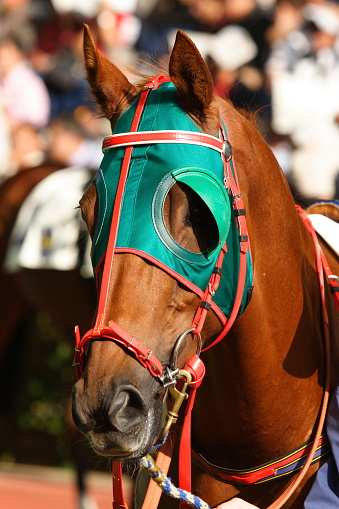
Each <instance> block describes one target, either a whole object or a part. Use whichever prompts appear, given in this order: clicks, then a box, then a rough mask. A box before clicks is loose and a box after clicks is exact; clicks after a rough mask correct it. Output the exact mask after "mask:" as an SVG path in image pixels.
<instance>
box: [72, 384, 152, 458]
mask: <svg viewBox="0 0 339 509" xmlns="http://www.w3.org/2000/svg"><path fill="white" fill-rule="evenodd" d="M158 407H159V408H158ZM72 412H73V420H74V423H75V425H76V426H77V427H78V428H79V430H80V431H81V432H83V433H84V434H85V435H86V436H87V437H88V438H89V441H90V443H91V445H92V447H93V448H94V450H95V451H96V452H97V453H98V454H101V455H105V456H110V457H114V458H119V459H121V458H125V459H131V458H136V457H139V456H140V455H143V454H144V452H145V451H146V452H149V450H150V449H151V448H152V446H153V442H154V437H157V436H158V434H159V432H160V429H159V425H157V423H158V422H160V421H161V419H160V415H161V400H159V403H158V402H157V399H155V400H154V402H153V405H152V407H151V408H149V405H147V404H146V402H145V400H144V398H143V396H142V394H141V393H140V391H139V390H138V389H137V388H136V387H135V386H133V385H132V384H130V383H123V382H121V381H120V382H118V381H117V380H114V381H113V382H111V383H110V384H109V385H108V386H107V385H106V386H103V387H102V389H100V388H99V394H96V395H92V394H91V391H90V390H89V389H88V388H87V389H86V390H85V389H84V381H83V379H80V380H79V381H78V382H77V383H76V384H75V386H74V388H73V405H72Z"/></svg>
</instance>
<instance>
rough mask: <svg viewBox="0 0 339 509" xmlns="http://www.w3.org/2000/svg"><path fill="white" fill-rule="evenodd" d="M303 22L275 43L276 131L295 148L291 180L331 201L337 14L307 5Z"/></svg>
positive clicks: (270, 65)
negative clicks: (286, 138)
mask: <svg viewBox="0 0 339 509" xmlns="http://www.w3.org/2000/svg"><path fill="white" fill-rule="evenodd" d="M302 15H303V20H304V23H303V24H302V25H301V27H300V28H298V29H297V30H293V31H292V32H289V33H288V34H287V36H286V37H285V38H283V39H277V40H276V41H275V42H274V43H273V45H272V49H271V54H270V57H269V59H268V62H267V74H268V79H269V82H270V83H271V88H272V103H273V118H272V128H273V130H274V131H275V132H276V133H278V134H280V135H289V136H290V137H291V140H292V142H293V144H294V146H295V147H296V148H295V150H294V152H293V154H292V171H291V177H292V178H293V181H294V184H295V186H296V188H297V190H298V191H299V192H300V193H301V194H302V195H303V196H304V197H307V198H309V199H313V198H322V199H331V198H333V197H334V194H335V179H336V176H337V174H338V170H339V152H338V149H337V147H338V146H339V126H338V114H339V95H338V83H339V14H338V11H337V10H336V8H334V7H332V6H331V5H330V4H325V3H324V4H321V5H320V4H319V5H318V4H313V3H307V4H305V6H304V7H303V8H302Z"/></svg>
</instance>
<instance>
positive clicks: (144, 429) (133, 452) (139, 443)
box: [86, 409, 163, 462]
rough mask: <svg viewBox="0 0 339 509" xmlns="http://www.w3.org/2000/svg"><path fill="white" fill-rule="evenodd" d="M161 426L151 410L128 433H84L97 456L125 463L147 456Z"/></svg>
mask: <svg viewBox="0 0 339 509" xmlns="http://www.w3.org/2000/svg"><path fill="white" fill-rule="evenodd" d="M159 410H160V409H159ZM159 413H160V412H159ZM162 425H163V423H162V419H161V417H160V415H158V412H157V411H154V409H153V411H150V412H149V414H148V416H147V419H146V420H145V421H144V422H142V423H139V426H137V427H135V428H134V429H133V430H130V431H129V432H128V433H124V432H119V431H105V432H98V431H96V430H92V431H89V432H86V436H87V438H88V439H89V442H90V444H91V446H92V448H93V449H94V451H95V452H96V453H97V454H99V455H100V456H105V457H109V458H111V459H113V460H115V461H122V462H125V461H127V460H136V459H140V458H142V457H143V456H145V455H146V454H149V453H150V452H151V451H152V450H153V449H154V446H155V444H156V443H158V441H159V436H160V433H161V429H162Z"/></svg>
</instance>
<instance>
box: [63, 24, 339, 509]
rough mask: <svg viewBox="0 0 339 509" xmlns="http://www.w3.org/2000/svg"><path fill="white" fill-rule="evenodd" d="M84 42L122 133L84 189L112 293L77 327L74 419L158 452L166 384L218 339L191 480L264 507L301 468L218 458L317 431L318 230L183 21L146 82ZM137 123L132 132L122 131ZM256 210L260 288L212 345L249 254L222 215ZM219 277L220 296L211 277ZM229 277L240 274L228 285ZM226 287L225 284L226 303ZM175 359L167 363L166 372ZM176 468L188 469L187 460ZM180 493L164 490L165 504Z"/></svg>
mask: <svg viewBox="0 0 339 509" xmlns="http://www.w3.org/2000/svg"><path fill="white" fill-rule="evenodd" d="M84 54H85V65H86V70H87V78H88V81H89V84H90V86H91V89H92V92H93V94H94V96H95V97H96V100H97V101H98V103H99V105H100V107H101V110H102V112H103V114H104V115H105V117H107V118H108V119H109V120H110V122H111V125H112V129H113V134H114V136H112V137H108V139H107V140H105V141H104V145H103V146H104V148H105V149H106V152H105V155H104V159H103V163H102V167H101V169H100V172H99V173H98V176H97V178H96V180H95V181H94V182H93V183H92V184H91V186H90V187H89V189H88V190H87V191H86V193H85V194H84V196H83V198H82V199H81V202H80V205H81V209H82V214H83V217H84V219H85V222H86V223H87V226H88V230H89V232H90V234H91V237H92V240H93V249H92V257H93V265H94V267H95V268H96V273H97V282H98V287H99V289H100V295H99V301H98V315H97V318H96V322H95V326H94V328H93V329H92V330H91V331H89V332H88V333H87V334H86V335H85V336H84V337H83V338H82V339H81V340H80V338H79V336H78V343H77V350H78V351H77V354H76V359H77V361H78V362H79V363H80V368H79V375H81V376H80V378H79V380H78V381H77V383H76V384H75V386H74V390H73V418H74V420H75V423H76V424H77V426H78V427H79V429H80V430H81V431H83V432H84V433H85V434H86V435H87V437H88V438H89V440H90V443H91V445H92V447H93V448H94V450H95V451H96V452H97V453H99V454H101V455H104V456H107V457H111V458H113V459H114V460H116V461H120V462H128V461H129V460H135V459H138V458H141V457H142V456H144V455H145V454H148V453H149V452H150V451H151V450H152V449H153V447H154V445H155V444H157V442H158V439H159V436H160V435H161V429H162V426H163V415H162V408H163V400H164V394H165V393H166V390H165V388H164V386H165V385H166V384H167V383H168V384H169V385H170V384H171V376H172V375H173V376H174V375H175V369H174V368H176V367H178V368H182V367H183V366H184V365H185V362H186V361H187V360H188V359H190V358H191V357H192V356H193V357H194V356H195V358H196V357H197V355H196V352H197V349H198V350H199V348H200V346H199V344H198V346H197V343H199V340H200V339H201V342H202V346H203V350H204V349H206V348H207V349H206V351H205V352H204V351H203V352H202V356H201V357H202V360H203V362H204V364H205V366H206V376H205V379H204V381H203V383H202V385H201V387H200V388H199V389H198V390H197V396H196V402H195V405H194V408H193V417H192V447H193V449H194V450H195V457H196V458H198V460H199V461H198V462H197V463H195V462H194V463H193V467H192V479H193V483H192V492H193V493H194V494H195V495H197V496H200V497H201V498H202V499H204V500H205V501H206V502H207V503H208V504H209V505H210V506H215V505H217V504H220V503H221V502H223V501H225V500H228V499H230V498H231V497H233V496H235V495H237V494H239V496H241V497H242V498H244V499H246V500H247V501H249V502H251V503H254V504H257V505H258V506H260V507H267V506H268V505H269V504H271V503H272V502H273V501H274V500H275V498H276V497H278V496H279V495H280V494H281V493H282V492H283V490H284V488H285V487H286V485H288V483H289V482H290V481H291V479H293V478H294V477H293V476H294V475H295V474H294V473H292V474H290V475H287V476H282V477H279V478H278V479H273V480H270V481H269V482H267V483H261V484H254V485H246V484H241V483H240V484H237V483H235V484H233V483H230V482H222V481H221V480H220V479H218V478H216V476H213V475H212V472H211V470H213V468H206V465H210V466H211V465H217V466H218V467H217V469H218V470H221V469H230V470H232V471H233V472H235V471H243V470H247V471H250V470H252V469H253V470H256V467H257V466H259V465H263V464H265V463H267V462H275V460H276V458H279V457H281V456H284V455H286V454H287V453H289V452H290V451H292V450H294V449H295V448H298V447H299V446H301V445H302V444H304V443H305V442H307V441H309V440H311V439H312V437H313V434H314V431H315V427H316V422H317V418H318V413H319V408H320V406H321V401H322V397H323V386H324V379H325V369H324V357H325V353H324V344H323V332H322V323H321V311H320V310H321V296H320V291H319V284H318V278H317V270H316V265H315V250H314V244H313V241H312V237H311V235H310V233H309V231H307V229H306V228H305V225H304V223H303V221H302V220H301V219H300V217H299V215H298V213H297V212H296V209H295V204H294V202H293V198H292V195H291V192H290V190H289V187H288V185H287V183H286V180H285V178H284V176H283V174H282V171H281V169H280V167H279V165H278V163H277V161H276V159H275V157H274V156H273V154H272V152H271V150H270V148H269V147H268V145H267V144H266V142H265V141H264V139H263V138H262V136H261V134H260V133H259V131H258V130H257V128H256V127H255V125H254V124H253V122H251V121H249V120H248V119H246V118H245V116H244V115H243V114H242V113H240V112H239V111H237V110H236V109H235V108H234V107H233V106H232V105H231V104H230V103H229V102H227V101H226V100H223V99H221V98H218V97H216V96H214V95H213V85H212V80H211V76H210V73H209V71H208V69H207V67H206V64H205V63H204V61H203V59H202V58H201V56H200V54H199V52H198V50H197V49H196V47H195V46H194V44H193V43H192V42H191V41H190V39H189V38H188V37H187V36H186V35H185V34H184V33H182V32H178V34H177V38H176V42H175V45H174V48H173V50H172V53H171V56H170V61H169V77H170V81H168V80H166V79H164V78H163V77H162V78H157V79H155V80H154V82H153V83H150V84H147V85H146V86H134V85H132V84H131V83H130V82H129V81H128V80H127V78H126V77H125V76H124V74H123V73H122V72H121V71H120V70H118V68H117V67H116V66H115V65H114V64H112V63H111V62H110V61H108V59H107V58H106V57H104V56H103V55H102V54H101V53H100V52H99V51H98V50H97V48H96V46H95V43H94V41H93V38H92V36H91V34H90V32H89V29H88V28H87V27H85V36H84ZM159 80H160V84H159ZM145 91H148V92H146V93H149V95H148V97H147V98H146V99H145V98H144V95H143V94H145ZM141 103H145V104H146V105H145V106H144V105H141ZM140 105H141V106H140ZM142 107H144V109H143V110H142V111H143V113H142V114H141V120H140V118H138V117H139V116H140V115H139V114H140V110H141V109H142ZM134 112H135V115H134V116H133V114H134ZM150 112H151V113H150ZM147 114H148V116H147ZM152 115H153V116H152ZM220 117H221V118H222V119H223V121H222V122H223V127H222V130H223V131H224V132H226V130H227V133H226V135H225V136H226V137H227V140H225V142H224V145H223V150H222V152H223V155H222V156H220V153H218V152H217V151H216V150H214V149H213V148H211V147H209V148H208V147H202V146H201V143H200V141H199V140H198V137H199V136H200V135H201V138H202V139H203V140H204V141H206V140H208V139H210V140H212V141H211V144H212V145H213V144H214V143H215V144H217V143H219V138H218V136H221V134H219V133H220V132H221V131H220ZM139 128H140V129H139ZM143 128H144V130H145V131H147V133H145V132H141V131H142V130H143ZM138 129H139V130H140V132H136V133H135V135H134V134H133V135H132V136H130V141H126V143H125V144H124V140H127V138H128V136H129V135H128V136H127V135H126V133H129V132H130V131H132V132H135V131H138ZM157 129H158V131H157ZM176 130H178V133H177V136H178V138H180V136H182V137H184V138H185V139H187V140H188V141H187V144H186V145H183V144H180V141H181V142H183V140H176V141H175V140H174V137H175V134H173V133H174V132H175V131H176ZM152 131H156V132H155V133H152ZM187 131H189V133H187ZM168 133H169V134H168ZM206 134H207V135H208V136H207V137H206V136H205V135H206ZM126 136H127V138H126ZM156 136H158V139H159V144H155V138H156ZM166 136H168V138H169V139H166V140H165V138H166ZM147 139H148V140H149V141H145V140H147ZM189 140H190V141H189ZM192 140H193V141H192ZM213 140H214V141H213ZM215 140H216V141H215ZM165 141H166V142H167V143H165ZM177 142H178V143H177ZM206 143H207V142H206ZM125 145H127V148H126V150H125ZM131 145H134V148H133V147H132V146H131ZM218 146H219V145H218ZM132 150H133V152H132ZM128 153H129V155H128ZM131 153H132V156H131V159H130V161H129V163H130V169H129V171H130V173H129V174H128V176H127V177H126V178H127V180H126V181H124V184H123V185H124V186H125V187H121V186H120V183H121V181H122V178H123V177H122V176H121V177H120V180H119V184H117V180H118V178H119V168H120V165H121V164H122V168H121V175H122V174H123V172H124V171H125V172H126V164H125V163H126V161H128V158H129V156H130V155H131ZM221 160H223V162H224V165H226V170H227V169H228V173H227V171H226V173H225V175H224V178H225V183H226V185H227V183H228V179H231V180H232V178H234V180H235V181H236V184H234V186H235V189H238V187H237V184H239V188H240V190H241V194H242V197H241V196H240V193H234V194H233V195H232V193H231V192H230V191H229V192H228V193H226V198H225V193H224V191H223V190H222V189H221V187H223V186H220V184H218V183H217V182H216V180H217V178H216V176H215V175H216V174H217V173H218V172H219V170H220V164H221V162H220V161H221ZM224 165H222V169H221V170H220V171H221V173H222V171H223V168H224ZM148 167H150V171H147V168H148ZM136 168H139V170H140V168H141V170H140V172H139V173H137V170H136ZM127 171H128V170H127ZM235 171H236V173H235ZM142 172H144V173H143V178H144V180H143V179H142V178H141V177H140V175H141V173H142ZM190 172H192V173H190ZM213 172H214V173H213ZM231 174H232V175H233V177H232V175H231ZM125 175H126V174H125ZM192 175H193V177H192ZM236 175H237V176H236ZM191 177H192V178H191ZM220 178H221V182H222V181H223V177H222V176H221V177H220ZM154 182H155V183H154ZM213 186H214V189H215V194H212V196H211V195H210V194H209V193H210V192H211V190H212V188H213ZM154 189H156V191H155V192H154ZM119 193H120V194H119ZM148 195H151V196H148ZM231 195H232V196H231ZM228 196H229V199H230V200H231V202H232V210H231V209H229V208H228V207H229V202H228ZM241 198H242V199H243V204H242V203H241V205H240V207H237V206H236V202H237V200H241ZM114 201H115V205H114V208H113V220H112V227H111V234H110V236H109V237H108V232H109V227H110V217H111V210H112V207H113V202H114ZM117 204H118V205H117ZM119 207H120V208H119ZM244 209H245V210H246V212H247V215H246V217H247V228H248V237H249V240H250V251H249V248H248V242H247V241H248V239H247V231H246V228H245V227H244V221H243V220H242V221H239V223H238V224H239V225H240V226H239V227H240V233H241V236H240V239H239V242H240V244H242V243H243V244H242V245H243V246H244V247H243V248H240V250H241V251H242V249H243V250H244V251H246V257H247V258H246V260H247V265H246V267H247V269H246V282H245V288H246V289H248V290H250V289H251V284H252V273H251V270H252V269H251V267H252V263H253V282H254V283H253V285H254V288H253V296H252V299H251V300H250V302H249V303H248V300H249V299H247V300H246V295H242V296H241V297H242V300H241V302H240V304H239V305H238V308H237V309H236V311H238V312H237V313H236V314H237V317H236V320H235V322H234V324H233V326H232V327H231V328H230V330H229V332H228V334H227V336H226V337H225V338H224V339H223V341H221V342H219V343H218V344H216V345H215V346H213V347H212V348H210V349H208V347H209V346H211V344H212V343H213V341H214V340H215V339H216V338H218V336H219V335H220V334H222V331H224V330H225V326H226V327H227V319H229V320H230V315H231V316H232V311H231V310H232V306H233V302H231V304H230V303H227V302H223V298H224V295H226V294H227V291H225V287H226V290H227V289H228V290H229V294H230V295H231V300H232V299H233V300H234V293H235V292H234V285H235V288H237V281H238V273H240V268H239V265H238V264H237V262H234V263H233V264H232V263H230V265H227V264H228V263H229V262H230V259H231V258H232V256H233V258H234V260H237V257H238V255H239V252H238V251H236V247H235V244H237V242H235V244H234V245H232V242H233V241H232V240H230V239H232V237H231V235H232V234H233V233H234V228H233V226H232V225H231V226H230V228H229V229H228V228H227V227H226V226H225V224H224V223H223V221H225V220H226V221H228V222H231V223H232V224H234V221H235V220H236V221H238V219H239V216H242V218H244V214H245V211H244ZM119 214H120V215H119ZM233 216H236V217H233ZM119 220H120V222H119ZM232 232H233V233H232ZM226 237H227V242H226V244H227V249H228V251H227V253H225V252H224V251H225V250H226V249H225V248H224V247H223V246H224V240H225V238H226ZM108 238H109V239H110V240H108ZM112 238H113V241H111V239H112ZM159 239H160V240H159ZM111 242H112V243H111ZM112 245H113V248H112ZM150 245H151V247H150ZM152 249H153V251H152ZM106 250H107V252H106ZM323 250H324V252H325V255H326V257H327V260H328V262H329V264H330V266H331V269H332V271H334V273H335V271H336V273H338V270H339V265H338V259H337V257H336V256H335V253H334V252H332V251H331V249H330V248H327V247H326V246H323ZM109 252H110V254H112V257H109V256H108V253H109ZM250 252H251V256H250ZM159 253H160V254H159ZM232 253H233V254H232ZM235 253H238V254H235ZM113 254H114V256H113ZM221 254H223V255H224V256H225V258H226V257H227V256H228V262H227V264H226V265H225V262H223V269H224V271H223V274H222V275H221V270H220V264H219V265H218V261H217V262H216V263H215V260H216V259H217V260H218V259H219V258H218V257H219V256H221ZM105 257H106V258H109V259H108V262H107V263H105ZM184 258H187V260H188V262H187V260H186V259H185V260H184V261H183V259H184ZM225 258H224V260H225ZM164 260H165V261H164ZM178 260H179V261H178ZM202 260H204V261H202ZM211 260H212V261H213V264H212V265H211ZM234 260H233V261H234ZM186 262H187V263H186ZM180 263H181V265H180ZM185 263H186V265H185ZM214 266H216V268H214V279H213V275H212V276H211V274H212V271H213V267H214ZM183 267H184V268H183ZM185 270H186V273H184V272H185ZM206 271H207V272H208V271H209V272H208V274H207V275H206ZM220 275H221V278H220V286H219V289H218V290H217V291H216V293H215V296H214V286H213V281H215V279H216V278H217V276H219V277H220ZM210 277H211V278H212V279H210ZM199 278H200V279H199ZM223 278H228V279H227V284H226V285H225V286H224V287H222V281H223ZM202 280H203V281H204V282H201V281H202ZM211 281H212V283H211ZM234 281H235V284H234ZM206 287H207V290H206ZM209 288H210V290H211V291H210V293H209ZM224 291H225V292H224ZM325 291H326V304H327V311H328V315H329V323H330V342H331V364H332V365H333V366H338V360H339V359H338V354H339V352H338V348H337V346H336V345H337V343H336V339H337V340H338V333H339V327H338V326H339V314H338V312H337V309H336V307H335V304H334V302H333V300H332V296H331V293H330V291H329V288H327V286H326V289H325ZM218 292H224V293H222V294H220V295H221V297H219V300H218ZM207 297H208V298H207ZM212 297H213V299H212ZM228 297H229V295H227V296H226V297H225V299H226V298H228ZM211 299H212V300H211ZM234 305H235V304H234ZM197 308H199V310H198V315H197V314H196V312H197ZM221 309H223V311H221ZM199 313H200V314H199ZM205 315H206V317H205V321H204V324H203V328H202V330H201V337H200V336H199V334H196V332H197V331H198V328H199V327H198V325H197V323H198V324H200V323H202V322H200V321H199V320H197V318H196V317H197V316H205ZM192 322H193V325H192ZM225 324H226V325H225ZM178 338H179V340H178ZM85 343H87V344H86V345H85ZM173 350H175V351H173ZM145 352H146V354H147V355H146V354H145ZM142 353H143V354H142ZM136 357H137V359H136ZM193 357H192V358H193ZM173 359H175V360H173ZM81 364H82V366H81ZM145 366H146V367H147V368H148V369H145ZM78 367H79V366H78ZM166 367H167V369H166ZM172 367H173V372H172V371H171V369H172ZM82 369H83V370H82ZM164 371H166V372H167V376H164V375H162V376H160V373H163V372H164ZM168 373H169V374H168ZM331 373H332V375H331V381H330V386H331V389H330V390H332V389H333V387H334V386H335V385H336V384H337V383H338V375H337V373H338V370H337V369H334V370H332V372H331ZM164 380H166V383H165V382H164ZM203 458H205V462H204V467H203V468H202V467H201V464H202V459H203ZM317 468H318V463H316V464H314V465H312V466H311V467H310V468H309V470H308V472H307V474H306V475H305V477H304V479H303V481H302V483H301V484H300V486H299V487H298V489H297V490H296V491H295V493H294V494H293V496H292V497H291V498H290V499H289V501H288V502H286V504H285V505H284V507H294V508H301V507H302V505H303V500H304V498H305V495H306V493H307V491H308V490H309V488H310V483H311V478H312V475H313V474H314V472H315V470H316V469H317ZM170 473H171V477H172V478H173V479H174V481H176V480H177V478H176V468H175V462H173V463H172V466H171V472H170ZM176 506H177V504H176V502H174V501H173V499H170V498H169V497H162V499H161V502H160V507H176Z"/></svg>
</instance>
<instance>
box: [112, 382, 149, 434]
mask: <svg viewBox="0 0 339 509" xmlns="http://www.w3.org/2000/svg"><path fill="white" fill-rule="evenodd" d="M146 415H147V410H146V405H145V402H144V400H143V397H142V396H141V394H140V392H139V391H138V389H136V388H135V387H133V386H124V387H122V388H121V389H120V391H119V393H118V394H116V396H115V398H113V400H112V401H111V405H110V413H109V415H108V418H109V421H110V423H111V424H112V426H113V427H114V428H116V429H118V430H119V431H124V432H126V431H129V430H130V428H132V427H133V426H135V425H136V424H138V423H139V422H140V420H141V419H143V418H144V417H145V416H146Z"/></svg>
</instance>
